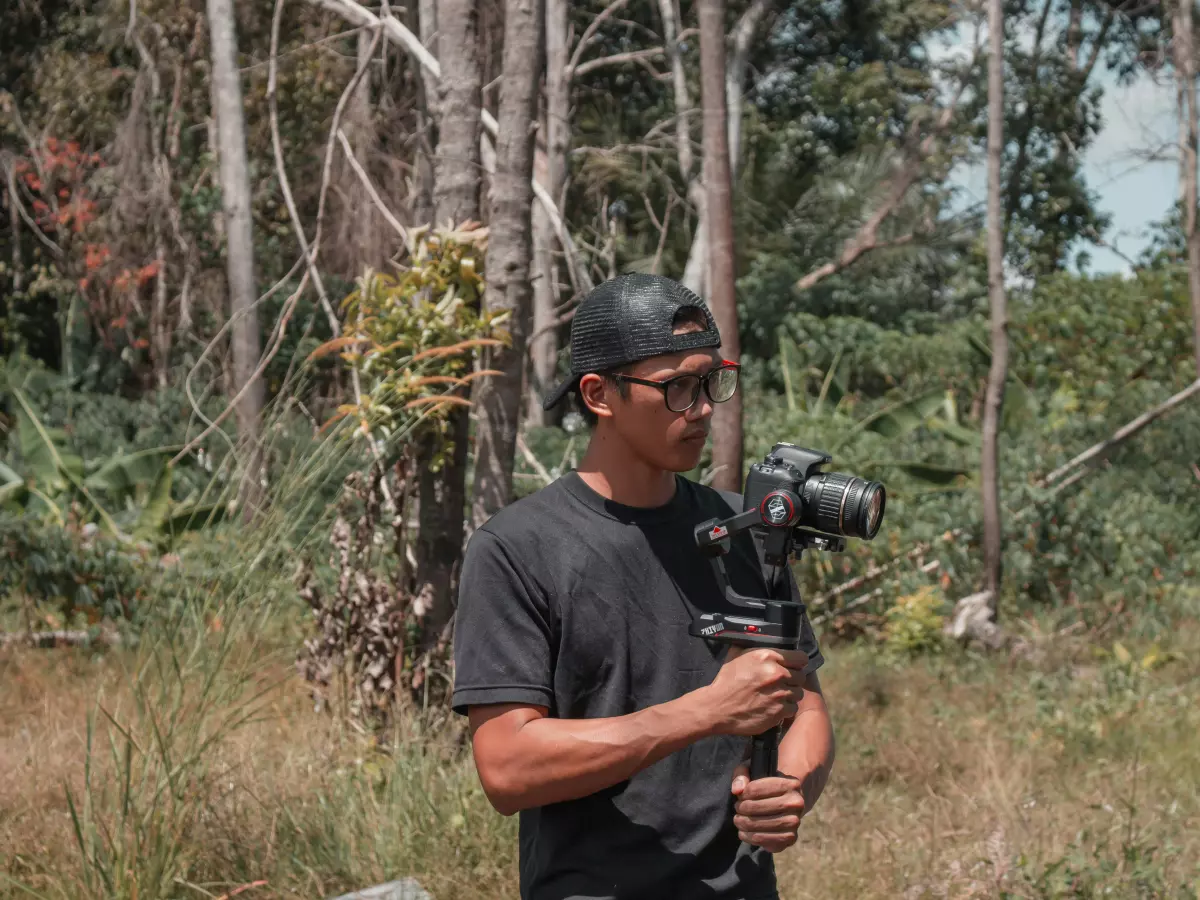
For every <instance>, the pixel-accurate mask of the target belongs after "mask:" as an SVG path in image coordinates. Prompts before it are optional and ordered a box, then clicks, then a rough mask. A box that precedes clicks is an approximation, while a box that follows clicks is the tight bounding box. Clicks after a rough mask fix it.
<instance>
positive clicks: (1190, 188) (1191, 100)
mask: <svg viewBox="0 0 1200 900" xmlns="http://www.w3.org/2000/svg"><path fill="white" fill-rule="evenodd" d="M1192 16H1193V3H1192V0H1178V2H1176V4H1175V9H1174V18H1175V23H1174V32H1175V33H1174V35H1173V40H1172V42H1171V44H1172V48H1173V50H1174V54H1175V77H1176V78H1177V79H1178V84H1179V92H1180V94H1181V95H1182V96H1181V98H1180V99H1181V103H1180V106H1181V107H1182V108H1181V109H1180V112H1181V113H1186V114H1187V127H1186V130H1185V129H1184V127H1183V123H1182V122H1181V123H1180V129H1179V132H1180V138H1181V139H1183V138H1186V139H1185V140H1184V141H1183V145H1182V146H1181V147H1180V148H1179V149H1180V168H1181V172H1180V186H1181V187H1182V189H1183V197H1182V198H1181V199H1182V200H1183V235H1184V239H1185V240H1186V242H1187V263H1188V290H1189V292H1190V293H1191V295H1192V328H1193V332H1194V339H1193V341H1194V348H1193V350H1194V353H1195V357H1196V373H1197V375H1200V232H1197V230H1196V148H1197V143H1198V132H1200V129H1198V128H1197V116H1198V114H1200V111H1198V110H1197V108H1196V56H1195V53H1196V48H1195V44H1194V41H1193V38H1192Z"/></svg>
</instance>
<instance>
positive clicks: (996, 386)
mask: <svg viewBox="0 0 1200 900" xmlns="http://www.w3.org/2000/svg"><path fill="white" fill-rule="evenodd" d="M988 39H989V41H990V43H991V54H990V56H989V58H988V130H987V167H988V196H987V220H988V229H987V259H988V300H989V303H990V306H991V317H992V364H991V368H990V370H989V371H988V382H987V396H986V399H985V401H984V407H983V454H982V461H981V466H980V480H981V482H982V488H983V555H984V566H985V576H984V577H985V581H986V583H985V589H986V590H987V591H988V592H989V593H990V595H991V596H990V599H989V603H990V604H991V615H992V619H993V620H994V619H995V617H996V610H997V606H998V603H999V598H1000V579H1001V568H1002V566H1001V563H1002V556H1003V536H1002V532H1001V527H1002V526H1001V522H1000V477H999V475H1000V450H999V438H1000V410H1001V407H1002V405H1003V403H1004V384H1005V381H1006V380H1007V379H1008V310H1007V302H1006V299H1005V295H1004V225H1003V223H1004V218H1003V216H1004V211H1003V210H1002V209H1001V205H1000V163H1001V156H1002V153H1003V149H1004V147H1003V144H1004V7H1003V0H988Z"/></svg>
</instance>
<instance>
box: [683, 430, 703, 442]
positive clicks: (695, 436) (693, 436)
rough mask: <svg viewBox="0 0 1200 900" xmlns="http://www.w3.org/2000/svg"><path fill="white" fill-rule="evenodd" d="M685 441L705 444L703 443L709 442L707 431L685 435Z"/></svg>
mask: <svg viewBox="0 0 1200 900" xmlns="http://www.w3.org/2000/svg"><path fill="white" fill-rule="evenodd" d="M683 439H684V440H685V441H701V442H703V441H706V440H708V432H707V431H699V432H697V433H696V434H688V435H684V438H683Z"/></svg>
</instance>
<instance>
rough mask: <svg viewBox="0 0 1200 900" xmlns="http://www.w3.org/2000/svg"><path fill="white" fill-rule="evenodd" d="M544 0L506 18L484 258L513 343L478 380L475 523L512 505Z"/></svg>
mask: <svg viewBox="0 0 1200 900" xmlns="http://www.w3.org/2000/svg"><path fill="white" fill-rule="evenodd" d="M542 26H543V16H542V3H541V0H508V2H507V3H506V4H505V14H504V58H503V64H502V65H503V70H502V71H503V74H502V78H503V80H502V81H501V82H500V111H499V116H498V117H497V119H498V122H499V126H500V132H499V139H498V140H497V142H496V171H495V174H494V175H493V176H492V190H491V194H492V203H491V217H490V220H489V234H490V239H489V241H488V253H487V266H486V269H485V271H486V273H487V291H486V294H485V297H484V302H485V303H486V305H487V307H488V310H489V311H493V312H507V313H508V314H509V334H510V335H511V343H510V344H509V346H507V347H504V348H498V349H496V350H494V351H493V352H491V353H489V354H488V361H487V362H488V365H487V367H488V368H489V369H495V370H498V371H499V372H502V373H504V374H503V376H502V377H497V376H493V377H491V378H488V379H485V380H484V381H483V382H481V385H480V389H479V394H478V401H477V404H476V406H477V408H478V411H479V415H478V419H477V426H476V427H477V435H476V442H475V486H474V491H473V492H472V511H473V517H474V521H475V524H476V525H481V524H483V522H485V521H486V520H487V519H488V518H489V517H490V516H491V515H492V514H494V513H495V512H497V511H498V510H499V509H500V508H501V507H503V506H504V505H505V504H507V503H508V502H509V500H510V499H512V483H513V454H514V452H515V450H516V442H517V429H518V428H519V426H520V415H521V393H522V388H523V386H524V374H525V339H526V335H527V333H528V328H529V319H530V317H531V314H532V300H533V290H532V287H531V285H530V283H529V265H530V257H531V255H532V250H533V239H532V234H531V228H532V218H531V215H532V210H531V204H532V202H533V184H532V181H531V179H532V177H533V138H534V123H535V121H536V117H537V101H538V80H539V79H538V76H539V74H540V72H541V67H542V66H541V63H542V33H543V30H542Z"/></svg>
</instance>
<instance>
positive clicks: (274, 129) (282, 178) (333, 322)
mask: <svg viewBox="0 0 1200 900" xmlns="http://www.w3.org/2000/svg"><path fill="white" fill-rule="evenodd" d="M283 2H284V0H276V3H275V15H274V17H273V18H272V20H271V53H270V57H269V60H268V61H269V67H268V70H267V106H268V112H269V117H270V122H271V146H272V148H273V150H274V154H275V170H276V173H277V174H278V175H279V187H280V190H281V191H282V192H283V199H284V203H285V204H286V205H287V210H288V215H289V216H290V217H291V220H292V228H293V230H294V231H295V232H296V240H297V241H298V242H299V244H300V252H301V253H303V254H304V262H305V265H306V266H307V268H308V274H309V276H310V277H311V278H312V282H313V285H314V286H315V287H316V289H317V296H318V297H320V300H321V306H322V308H323V309H324V310H325V315H326V317H327V318H328V319H329V327H330V329H331V330H332V331H333V335H334V337H337V336H338V335H340V334H341V326H340V323H339V322H338V318H337V314H336V313H335V312H334V311H333V305H332V304H331V303H330V302H329V296H328V295H327V294H326V293H325V283H324V281H323V280H322V278H321V272H320V270H319V269H317V264H316V258H317V253H318V252H319V250H320V221H321V212H323V209H322V208H321V207H322V206H323V201H324V199H325V193H326V190H327V187H328V183H329V159H328V154H327V156H326V165H325V168H324V171H323V172H322V183H321V191H320V197H321V201H322V202H319V203H318V214H317V222H318V225H317V234H316V235H314V237H313V243H312V247H311V249H310V247H309V244H308V240H307V238H306V237H305V235H304V224H303V223H302V222H301V221H300V213H299V211H298V210H297V209H296V201H295V200H294V199H293V197H292V189H291V186H290V184H289V183H288V177H287V168H286V167H285V166H284V163H283V142H282V141H281V140H280V137H279V104H278V99H277V93H276V85H277V78H276V76H277V70H278V58H279V24H280V21H281V20H282V19H283ZM378 43H379V29H378V27H377V28H376V29H375V36H374V38H373V39H372V42H371V51H372V52H374V50H375V47H376V46H377V45H378ZM367 55H368V57H369V56H370V55H371V54H367ZM365 71H366V66H360V67H359V68H358V71H356V72H355V73H354V77H353V78H352V79H351V80H350V85H349V87H347V88H346V90H345V91H343V92H342V96H341V97H340V98H339V99H338V104H337V107H336V108H335V110H334V124H333V127H334V128H336V127H337V119H338V118H340V115H341V112H342V110H343V109H344V108H345V105H346V98H347V97H348V96H350V94H352V93H353V91H354V88H355V86H357V84H358V82H359V81H360V80H361V79H362V77H363V73H364V72H365Z"/></svg>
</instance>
